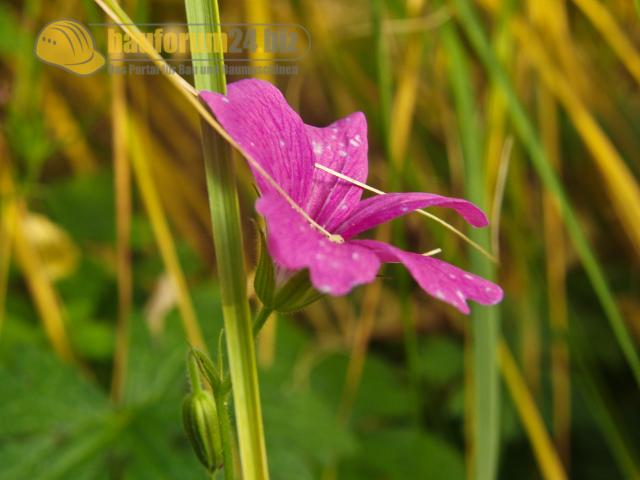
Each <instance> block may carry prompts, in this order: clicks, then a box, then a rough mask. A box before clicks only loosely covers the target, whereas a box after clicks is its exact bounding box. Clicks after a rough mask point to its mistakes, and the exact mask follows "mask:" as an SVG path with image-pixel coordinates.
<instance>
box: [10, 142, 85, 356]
mask: <svg viewBox="0 0 640 480" xmlns="http://www.w3.org/2000/svg"><path fill="white" fill-rule="evenodd" d="M0 153H1V154H2V157H1V158H2V163H1V164H0V195H1V196H2V203H0V209H1V210H2V217H0V223H2V225H0V233H2V234H3V235H2V238H3V239H4V240H2V243H5V242H7V243H8V242H11V243H12V245H13V249H14V250H15V253H16V260H17V263H18V266H19V267H20V270H21V271H22V273H23V275H24V278H25V280H26V282H27V286H28V288H29V292H30V293H31V296H32V298H33V302H34V303H35V306H36V309H37V310H38V314H39V316H40V320H41V321H42V325H43V327H44V330H45V334H46V335H47V338H48V339H49V342H50V343H51V345H52V347H53V349H54V351H55V352H56V354H57V355H58V356H59V357H60V358H61V359H62V360H65V361H67V362H75V357H74V355H73V351H72V349H71V342H70V341H69V339H68V337H67V333H66V330H65V326H64V312H63V308H62V305H61V303H60V301H59V299H58V296H57V294H56V291H55V289H54V287H53V283H52V281H51V279H50V278H49V277H48V275H47V273H46V270H45V268H44V265H43V263H42V259H41V258H40V256H39V255H38V252H37V251H36V249H35V248H34V247H33V245H31V242H30V239H29V238H28V237H27V235H26V234H25V231H24V226H25V225H24V224H25V221H26V217H27V208H26V206H25V205H24V202H23V201H22V200H21V199H19V198H18V197H16V191H15V187H14V183H13V179H12V178H11V171H10V164H9V157H8V152H7V151H6V148H5V145H4V138H0ZM9 235H11V236H9ZM10 249H11V246H10V245H6V246H4V247H3V250H4V251H7V252H9V251H10ZM4 251H3V252H0V253H4ZM1 258H3V259H2V260H0V263H2V270H0V275H1V276H2V277H1V278H0V282H1V283H2V289H1V290H0V300H1V304H0V315H2V314H3V312H4V295H5V293H6V274H7V273H8V272H6V270H8V267H9V265H8V262H9V255H8V254H7V257H6V258H4V255H3V257H1ZM4 262H7V264H6V265H5V264H4Z"/></svg>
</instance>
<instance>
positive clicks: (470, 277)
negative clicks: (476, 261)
mask: <svg viewBox="0 0 640 480" xmlns="http://www.w3.org/2000/svg"><path fill="white" fill-rule="evenodd" d="M464 278H466V279H467V280H473V277H472V276H471V275H469V274H468V273H465V274H464Z"/></svg>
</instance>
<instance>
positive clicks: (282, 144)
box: [279, 139, 284, 147]
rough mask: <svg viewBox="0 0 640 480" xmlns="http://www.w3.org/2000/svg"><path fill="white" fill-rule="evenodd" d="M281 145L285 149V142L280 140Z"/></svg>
mask: <svg viewBox="0 0 640 480" xmlns="http://www.w3.org/2000/svg"><path fill="white" fill-rule="evenodd" d="M279 143H280V146H281V147H284V140H282V139H280V142H279Z"/></svg>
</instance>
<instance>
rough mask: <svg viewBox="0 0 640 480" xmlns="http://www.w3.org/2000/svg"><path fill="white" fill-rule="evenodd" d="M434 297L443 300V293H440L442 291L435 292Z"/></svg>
mask: <svg viewBox="0 0 640 480" xmlns="http://www.w3.org/2000/svg"><path fill="white" fill-rule="evenodd" d="M436 297H438V298H439V299H440V300H444V293H442V290H436Z"/></svg>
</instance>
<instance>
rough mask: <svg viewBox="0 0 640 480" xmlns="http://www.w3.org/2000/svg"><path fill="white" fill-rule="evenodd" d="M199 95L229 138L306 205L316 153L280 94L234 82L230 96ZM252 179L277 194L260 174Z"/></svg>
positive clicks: (260, 83)
mask: <svg viewBox="0 0 640 480" xmlns="http://www.w3.org/2000/svg"><path fill="white" fill-rule="evenodd" d="M200 96H201V97H202V99H203V100H204V101H205V102H206V103H207V105H209V107H210V108H211V110H212V111H213V113H214V114H215V116H216V118H217V119H218V121H219V122H220V123H221V124H222V126H223V127H224V129H225V130H226V131H227V132H228V133H229V135H231V137H232V138H233V139H234V140H235V141H236V142H238V144H239V145H240V146H241V147H242V148H243V149H244V150H245V151H247V152H248V153H249V154H250V155H251V156H252V157H253V158H254V159H255V160H256V161H257V162H258V163H259V164H260V165H261V166H262V167H263V168H264V169H265V170H266V171H267V172H268V173H269V174H270V175H271V176H272V177H273V179H274V180H275V181H276V182H277V183H278V184H279V185H280V186H281V187H282V188H283V189H284V190H285V191H286V192H287V193H288V194H289V195H290V196H291V197H292V198H293V199H294V200H295V201H296V202H297V203H298V204H300V205H303V204H304V203H305V202H306V199H307V196H308V193H309V189H310V185H311V178H312V175H313V170H314V167H313V161H314V160H313V152H312V151H311V145H310V143H309V140H308V138H307V132H306V129H305V125H304V123H303V122H302V119H301V118H300V116H299V115H298V114H297V113H296V112H294V111H293V110H292V109H291V107H289V105H288V104H287V101H286V100H285V99H284V97H283V96H282V94H281V93H280V91H279V90H278V89H277V88H276V87H274V86H273V85H271V84H270V83H268V82H264V81H261V80H254V79H249V80H240V81H238V82H234V83H231V84H230V85H229V86H228V88H227V96H226V97H225V96H224V95H221V94H219V93H214V92H207V91H202V92H200ZM252 170H253V169H252ZM253 175H254V177H255V178H256V182H257V183H258V187H259V188H260V191H261V192H262V193H267V192H269V191H272V190H273V188H272V187H271V186H270V185H269V184H268V183H267V182H266V180H265V179H264V178H263V177H262V175H260V173H258V172H256V171H254V172H253Z"/></svg>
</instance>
